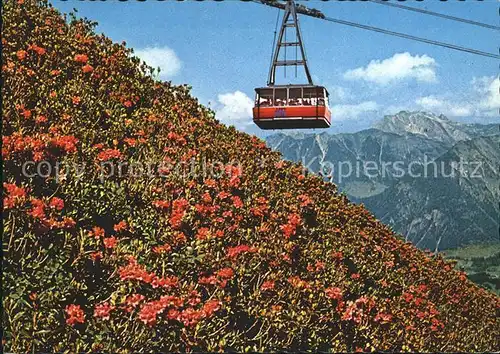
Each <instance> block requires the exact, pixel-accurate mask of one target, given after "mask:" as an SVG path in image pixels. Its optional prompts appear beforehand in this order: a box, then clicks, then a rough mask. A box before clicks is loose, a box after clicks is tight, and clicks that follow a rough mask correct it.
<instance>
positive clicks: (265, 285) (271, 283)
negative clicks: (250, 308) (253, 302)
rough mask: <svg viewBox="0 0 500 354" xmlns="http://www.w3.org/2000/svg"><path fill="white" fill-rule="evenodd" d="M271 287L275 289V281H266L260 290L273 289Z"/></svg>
mask: <svg viewBox="0 0 500 354" xmlns="http://www.w3.org/2000/svg"><path fill="white" fill-rule="evenodd" d="M271 289H274V281H270V280H268V281H265V282H263V283H262V285H261V286H260V290H262V291H266V290H271Z"/></svg>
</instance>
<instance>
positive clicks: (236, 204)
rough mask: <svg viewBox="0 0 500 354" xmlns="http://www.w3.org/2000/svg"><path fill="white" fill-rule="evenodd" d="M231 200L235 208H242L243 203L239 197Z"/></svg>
mask: <svg viewBox="0 0 500 354" xmlns="http://www.w3.org/2000/svg"><path fill="white" fill-rule="evenodd" d="M232 200H233V205H234V207H235V208H241V207H242V206H243V202H242V201H241V198H240V197H238V196H234V197H232Z"/></svg>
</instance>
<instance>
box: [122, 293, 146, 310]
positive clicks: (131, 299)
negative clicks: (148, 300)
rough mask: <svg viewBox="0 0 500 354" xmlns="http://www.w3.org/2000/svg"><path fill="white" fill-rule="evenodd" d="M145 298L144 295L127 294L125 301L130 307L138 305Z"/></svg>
mask: <svg viewBox="0 0 500 354" xmlns="http://www.w3.org/2000/svg"><path fill="white" fill-rule="evenodd" d="M143 300H144V295H141V294H133V295H129V296H127V298H126V299H125V303H126V304H127V305H128V306H130V307H137V306H138V305H139V303H141V302H142V301H143Z"/></svg>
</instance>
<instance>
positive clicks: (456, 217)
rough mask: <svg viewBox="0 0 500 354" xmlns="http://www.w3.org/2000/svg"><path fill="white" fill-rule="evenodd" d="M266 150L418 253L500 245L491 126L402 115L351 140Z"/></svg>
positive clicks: (333, 138)
mask: <svg viewBox="0 0 500 354" xmlns="http://www.w3.org/2000/svg"><path fill="white" fill-rule="evenodd" d="M267 143H268V145H269V146H270V147H271V148H273V149H275V150H278V151H280V152H281V153H282V154H283V155H284V157H285V158H286V159H290V160H293V161H299V162H302V164H303V165H304V167H305V168H307V169H309V170H310V171H312V172H316V173H319V174H321V175H323V176H324V178H325V179H327V180H330V181H332V182H334V183H335V184H337V186H338V187H339V189H340V190H341V191H342V192H344V193H345V194H347V195H348V196H349V198H350V199H351V200H354V201H356V202H358V203H363V204H365V206H366V207H367V208H368V209H369V210H370V211H371V212H373V213H374V215H375V216H376V217H377V218H379V219H380V220H381V221H382V222H384V223H387V224H389V225H391V227H393V229H394V230H395V231H396V232H398V233H400V234H402V235H404V236H405V238H406V239H407V240H410V241H412V242H413V243H414V244H415V245H417V246H418V247H421V248H429V249H432V250H440V249H447V248H454V247H459V246H463V245H467V244H474V243H483V242H497V241H499V234H498V226H499V217H498V215H499V208H498V201H499V200H500V195H499V188H498V181H499V178H498V177H499V176H498V166H499V165H500V134H499V129H498V125H496V124H489V125H483V124H464V123H458V122H454V121H452V120H450V119H448V118H447V117H445V116H444V115H439V116H438V115H434V114H432V113H426V112H406V111H402V112H400V113H398V114H395V115H389V116H385V117H384V118H383V119H382V120H381V121H379V122H377V123H376V124H375V125H374V127H373V128H371V129H367V130H362V131H359V132H356V133H349V134H335V135H333V134H328V133H320V134H276V135H272V136H269V137H268V138H267Z"/></svg>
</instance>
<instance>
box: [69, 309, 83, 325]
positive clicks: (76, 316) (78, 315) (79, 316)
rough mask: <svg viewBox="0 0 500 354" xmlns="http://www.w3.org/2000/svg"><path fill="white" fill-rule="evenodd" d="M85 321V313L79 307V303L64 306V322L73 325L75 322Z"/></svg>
mask: <svg viewBox="0 0 500 354" xmlns="http://www.w3.org/2000/svg"><path fill="white" fill-rule="evenodd" d="M84 322H85V313H84V312H83V310H82V309H81V307H80V305H74V304H71V305H68V306H66V323H67V324H69V325H71V326H73V325H75V324H77V323H84Z"/></svg>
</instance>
